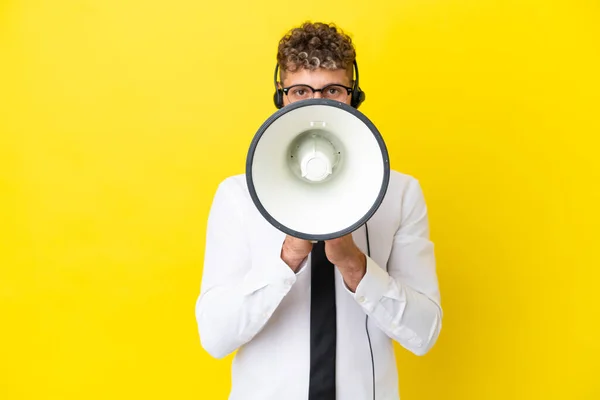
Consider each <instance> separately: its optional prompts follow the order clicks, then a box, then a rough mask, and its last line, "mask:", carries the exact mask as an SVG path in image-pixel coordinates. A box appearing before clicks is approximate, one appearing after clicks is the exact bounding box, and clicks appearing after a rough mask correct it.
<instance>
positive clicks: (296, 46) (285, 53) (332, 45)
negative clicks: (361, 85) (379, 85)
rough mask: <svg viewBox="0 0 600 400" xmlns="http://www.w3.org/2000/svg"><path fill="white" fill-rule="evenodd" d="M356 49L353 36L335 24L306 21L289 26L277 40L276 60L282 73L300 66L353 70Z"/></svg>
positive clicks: (312, 68) (282, 74)
mask: <svg viewBox="0 0 600 400" xmlns="http://www.w3.org/2000/svg"><path fill="white" fill-rule="evenodd" d="M355 58H356V50H355V49H354V45H353V43H352V39H351V38H350V36H348V35H347V34H346V33H344V32H343V31H342V30H341V29H339V28H338V27H336V26H335V24H332V23H329V24H325V23H322V22H314V23H313V22H305V23H303V24H302V25H301V26H299V27H297V28H293V29H291V30H290V31H289V32H288V33H287V34H286V35H285V36H284V37H283V38H282V39H281V40H280V41H279V46H278V49H277V63H278V64H279V68H280V71H281V76H282V79H283V76H284V74H285V72H286V71H289V72H295V71H298V70H299V69H301V68H304V69H309V70H315V69H317V68H324V69H329V70H334V69H346V70H348V71H352V65H353V62H354V60H355Z"/></svg>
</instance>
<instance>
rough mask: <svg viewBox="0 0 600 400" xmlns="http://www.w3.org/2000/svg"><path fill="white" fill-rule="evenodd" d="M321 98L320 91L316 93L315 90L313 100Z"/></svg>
mask: <svg viewBox="0 0 600 400" xmlns="http://www.w3.org/2000/svg"><path fill="white" fill-rule="evenodd" d="M321 97H323V96H321V91H320V90H318V91H317V90H315V92H314V98H315V99H320V98H321Z"/></svg>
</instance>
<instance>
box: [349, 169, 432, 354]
mask: <svg viewBox="0 0 600 400" xmlns="http://www.w3.org/2000/svg"><path fill="white" fill-rule="evenodd" d="M403 202H404V204H403V206H402V218H401V223H400V227H399V228H398V230H397V231H396V233H395V235H394V241H393V245H392V250H391V254H390V257H389V259H388V264H387V270H386V269H384V268H382V267H381V266H379V265H377V263H376V262H375V261H374V260H373V259H371V258H370V257H367V270H366V274H365V276H364V277H363V279H362V280H361V282H360V283H359V285H358V286H357V288H356V291H355V292H354V293H351V292H350V293H351V295H352V296H354V298H355V299H356V301H357V302H358V303H359V304H360V305H361V307H362V308H363V310H364V311H365V312H366V313H367V314H368V315H369V317H370V318H372V319H373V320H374V321H375V322H376V324H377V325H378V326H379V328H380V329H382V330H383V331H384V332H385V333H386V334H387V335H388V336H389V337H390V338H392V339H393V340H395V341H397V342H398V343H399V344H400V345H402V346H403V347H404V348H406V349H408V350H409V351H411V352H413V353H414V354H416V355H424V354H425V353H427V352H428V351H429V350H430V349H431V348H432V347H433V345H434V344H435V342H436V340H437V338H438V336H439V333H440V330H441V327H442V308H441V302H440V293H439V288H438V281H437V275H436V261H435V256H434V246H433V243H432V242H431V241H430V239H429V225H428V224H429V223H428V216H427V207H426V205H425V200H424V197H423V193H422V190H421V187H420V185H419V183H418V181H416V180H411V182H410V183H409V185H408V187H407V191H406V193H405V195H404V199H403Z"/></svg>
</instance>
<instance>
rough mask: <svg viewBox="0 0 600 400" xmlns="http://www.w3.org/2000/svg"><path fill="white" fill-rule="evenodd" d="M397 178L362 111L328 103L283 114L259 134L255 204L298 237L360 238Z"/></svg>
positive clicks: (250, 160) (293, 107)
mask: <svg viewBox="0 0 600 400" xmlns="http://www.w3.org/2000/svg"><path fill="white" fill-rule="evenodd" d="M389 179H390V167H389V157H388V152H387V148H386V145H385V142H384V140H383V138H382V136H381V135H380V133H379V131H378V130H377V128H376V127H375V125H374V124H373V123H372V122H371V121H370V120H369V119H368V118H367V117H366V116H365V115H364V114H362V113H361V112H360V111H358V110H356V109H355V108H353V107H351V106H349V105H347V104H345V103H340V102H336V101H333V100H328V99H310V100H303V101H299V102H296V103H292V104H290V105H288V106H286V107H283V108H281V109H279V110H278V111H277V112H275V113H274V114H273V115H271V117H270V118H269V119H267V120H266V121H265V122H264V123H263V124H262V126H261V127H260V128H259V129H258V131H257V132H256V134H255V135H254V138H253V140H252V142H251V145H250V148H249V150H248V155H247V159H246V181H247V183H248V189H249V192H250V196H251V198H252V201H253V202H254V204H255V206H256V207H257V209H258V210H259V211H260V213H261V214H262V215H263V216H264V218H265V219H266V220H267V221H268V222H269V223H271V224H272V225H273V226H274V227H275V228H277V229H279V230H280V231H282V232H285V233H286V234H288V235H290V236H295V237H298V238H301V239H306V240H313V241H316V240H329V239H334V238H337V237H341V236H344V235H347V234H349V233H352V232H353V231H355V230H356V229H358V228H359V227H360V226H362V225H363V224H364V223H365V222H367V221H368V220H369V219H370V218H371V217H372V216H373V214H374V213H375V212H376V211H377V209H378V208H379V206H380V204H381V201H382V200H383V198H384V196H385V193H386V191H387V188H388V184H389Z"/></svg>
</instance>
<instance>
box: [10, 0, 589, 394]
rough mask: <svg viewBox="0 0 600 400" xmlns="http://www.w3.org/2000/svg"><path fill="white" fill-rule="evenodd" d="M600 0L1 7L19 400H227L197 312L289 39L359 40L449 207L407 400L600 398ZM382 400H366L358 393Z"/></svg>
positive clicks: (410, 364)
mask: <svg viewBox="0 0 600 400" xmlns="http://www.w3.org/2000/svg"><path fill="white" fill-rule="evenodd" d="M599 18H600V6H599V3H598V2H596V1H593V0H587V1H583V0H563V1H548V0H538V1H534V0H527V1H525V0H513V1H487V0H468V1H467V0H464V1H450V0H439V1H432V0H420V1H418V0H404V1H388V0H386V1H366V2H365V1H344V2H341V1H332V2H323V1H316V0H304V1H300V2H278V1H259V2H251V1H235V2H218V1H217V2H204V1H190V0H170V1H161V2H159V1H147V0H144V1H142V0H132V1H123V0H87V1H75V0H71V1H69V0H60V1H59V0H56V1H33V0H29V1H27V0H21V1H18V0H4V1H2V2H0V227H1V228H0V321H1V322H0V326H1V333H0V350H1V353H0V398H1V399H11V400H12V399H137V398H139V399H166V398H175V399H224V398H226V394H227V392H228V389H229V382H230V378H229V364H230V361H231V360H230V358H227V359H225V360H221V361H217V360H213V359H211V358H210V357H209V356H208V355H207V354H206V353H204V352H203V351H202V350H201V348H200V345H199V340H198V336H197V332H196V325H195V320H194V312H193V308H194V302H195V299H196V296H197V293H198V290H199V285H200V278H201V267H202V258H203V242H204V229H205V223H206V218H207V213H208V209H209V206H210V202H211V200H212V195H213V193H214V190H215V188H216V185H217V184H218V182H219V181H220V180H221V179H223V178H224V177H225V176H227V175H230V174H237V173H240V172H243V168H244V162H245V155H246V150H247V147H248V144H249V142H250V140H251V138H252V135H253V134H254V133H255V131H256V129H257V128H258V127H259V125H260V124H261V123H262V122H263V121H264V120H265V119H266V118H267V117H268V116H269V115H270V114H271V113H272V112H274V111H275V109H274V107H273V105H272V102H271V99H272V92H273V86H272V73H273V68H274V60H275V58H274V57H275V49H276V46H277V41H278V39H279V37H280V36H281V35H282V34H283V33H284V32H285V31H286V30H287V29H288V28H290V27H292V26H295V25H297V24H299V23H300V22H302V21H304V20H305V19H312V20H325V21H335V22H337V23H338V24H339V25H340V26H341V27H343V28H344V29H346V30H347V31H348V32H349V33H351V34H352V36H353V37H354V39H355V43H356V46H357V50H358V54H359V66H360V68H361V69H360V72H361V78H362V79H361V83H362V85H361V86H362V88H363V89H364V90H365V91H366V92H367V101H366V103H365V104H364V107H363V108H361V110H362V111H363V112H364V113H366V114H367V115H368V116H369V117H370V118H371V119H372V120H373V122H374V123H375V124H376V125H377V126H378V128H379V129H380V130H381V132H382V133H383V134H384V137H385V139H386V141H387V143H388V146H389V150H390V153H391V157H392V165H393V167H394V168H396V169H399V170H401V171H403V172H406V173H410V174H412V175H414V176H416V177H417V178H418V179H419V180H420V181H421V184H422V186H423V189H424V191H425V194H426V197H427V201H428V205H429V208H430V216H431V228H432V237H433V240H434V241H435V242H436V246H437V247H436V249H437V256H438V260H439V278H440V285H441V290H442V296H443V306H444V311H445V320H444V326H443V331H442V335H441V337H440V339H439V342H438V344H437V345H436V347H435V348H434V349H433V350H432V351H431V353H429V354H428V355H427V356H425V357H423V358H419V357H415V356H412V355H411V354H409V353H408V352H406V351H404V350H403V349H401V348H397V353H398V360H399V361H398V364H399V368H400V374H401V375H400V379H401V387H402V394H403V399H404V400H410V399H415V400H417V399H419V400H420V399H431V400H439V399H457V400H471V399H472V400H475V399H477V400H481V399H534V398H535V399H598V398H600V380H599V379H598V371H599V370H600V361H599V360H600V344H599V339H598V338H599V337H600V328H599V322H598V319H599V317H600V312H599V311H598V309H599V307H598V306H599V305H600V302H599V301H598V293H599V292H600V290H599V289H598V283H599V282H598V278H599V277H600V273H599V272H598V271H599V269H600V268H599V267H600V262H599V259H598V238H599V235H598V229H599V228H598V227H599V226H600V218H599V212H598V210H597V209H598V206H599V205H600V192H599V189H598V182H599V180H600V167H599V165H598V164H599V163H598V161H597V159H596V158H595V156H596V155H597V153H598V150H599V146H598V144H599V139H598V136H599V135H600V123H599V114H600V95H599V93H600V84H599V78H598V75H599V73H600V61H599V59H600V28H599V26H600V24H599V22H598V21H599ZM357 400H360V399H357Z"/></svg>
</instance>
